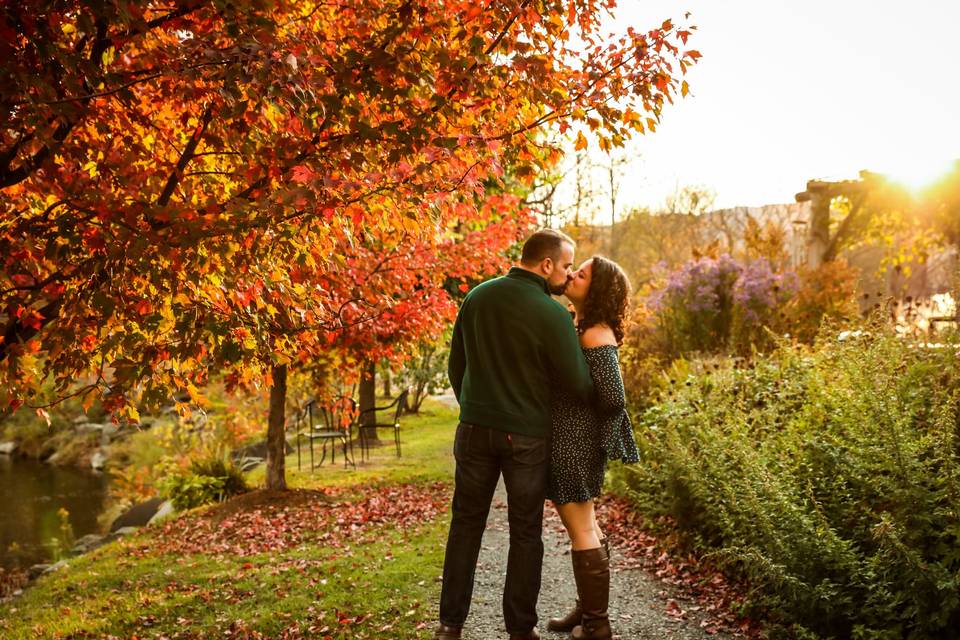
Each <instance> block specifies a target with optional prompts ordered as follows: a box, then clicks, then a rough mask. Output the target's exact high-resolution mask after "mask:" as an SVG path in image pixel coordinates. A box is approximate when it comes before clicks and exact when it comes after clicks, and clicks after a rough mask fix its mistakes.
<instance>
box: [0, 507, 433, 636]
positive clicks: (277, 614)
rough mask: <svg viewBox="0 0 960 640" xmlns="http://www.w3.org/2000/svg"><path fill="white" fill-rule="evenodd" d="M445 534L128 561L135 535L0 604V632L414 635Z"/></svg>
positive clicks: (424, 614) (426, 615)
mask: <svg viewBox="0 0 960 640" xmlns="http://www.w3.org/2000/svg"><path fill="white" fill-rule="evenodd" d="M445 530H446V522H444V521H437V522H433V523H429V524H427V525H424V526H423V527H420V528H418V529H417V530H416V531H409V532H404V531H396V530H385V531H383V532H382V535H380V536H378V537H377V539H376V540H374V541H370V542H368V543H366V544H358V545H356V546H354V547H353V548H341V549H337V548H332V547H329V546H323V545H321V544H312V543H308V544H305V545H302V546H300V547H298V548H295V549H292V550H290V551H287V552H286V553H280V554H269V555H267V554H264V555H258V556H250V557H245V558H235V557H229V556H208V555H190V556H185V557H174V556H170V555H147V556H145V557H141V558H131V557H129V556H128V555H127V552H128V551H129V550H130V549H131V548H134V547H135V544H136V543H137V542H138V539H134V540H131V541H130V542H126V541H124V542H120V543H117V544H112V545H108V546H107V547H104V548H102V549H99V550H97V551H96V552H93V553H91V554H88V555H87V556H84V557H82V558H77V559H75V560H73V561H71V563H70V567H69V569H67V570H65V571H62V572H60V573H58V574H55V575H53V576H48V577H46V578H44V579H42V580H40V581H39V582H38V583H37V584H36V585H35V586H33V587H31V588H30V589H28V590H27V592H26V593H25V594H24V596H23V597H22V598H20V599H19V600H17V601H16V602H14V603H12V604H9V605H6V606H4V607H0V631H2V634H0V635H2V637H3V638H5V639H8V640H19V639H24V640H26V639H28V638H30V639H34V638H66V637H71V636H82V637H90V636H92V637H106V636H108V635H115V636H120V637H130V636H132V635H137V636H138V637H140V638H149V637H160V636H163V635H167V634H172V633H174V632H176V631H181V632H183V633H185V634H186V636H185V637H209V638H215V637H223V635H224V632H225V631H226V630H227V629H230V628H231V625H235V621H243V625H244V626H245V627H247V628H249V629H250V630H255V631H257V632H259V633H261V634H265V635H268V636H273V635H276V634H279V633H280V632H281V631H284V630H286V631H287V633H294V632H295V631H299V632H300V633H302V634H303V635H304V636H305V637H313V634H311V633H308V630H309V629H310V628H312V629H313V630H314V632H316V633H319V636H318V637H323V636H324V635H331V636H332V637H335V638H381V637H390V638H417V637H423V634H424V632H423V631H421V630H418V629H417V627H418V626H423V625H428V623H429V622H430V621H431V620H433V619H434V617H435V612H434V608H435V602H436V592H437V588H438V583H437V577H438V576H439V575H440V572H441V567H442V563H443V546H442V545H441V544H439V543H438V541H439V540H440V539H442V534H443V531H445ZM149 539H150V534H149V533H147V534H146V535H145V536H141V537H139V541H141V542H142V541H143V540H147V541H149ZM361 616H362V617H361ZM344 617H346V618H348V619H349V620H351V621H352V622H351V623H350V624H344V623H343V622H341V620H342V619H344ZM358 617H360V621H359V622H357V618H358ZM325 627H327V628H328V629H327V631H321V630H322V629H324V628H325ZM385 627H389V629H388V630H384V628H385ZM387 631H389V633H387ZM292 637H299V636H297V635H293V636H292Z"/></svg>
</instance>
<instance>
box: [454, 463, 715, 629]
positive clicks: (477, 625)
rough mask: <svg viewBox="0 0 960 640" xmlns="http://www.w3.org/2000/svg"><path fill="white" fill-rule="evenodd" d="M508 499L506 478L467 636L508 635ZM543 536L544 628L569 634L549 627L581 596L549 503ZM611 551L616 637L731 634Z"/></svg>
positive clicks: (483, 553)
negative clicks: (708, 625)
mask: <svg viewBox="0 0 960 640" xmlns="http://www.w3.org/2000/svg"><path fill="white" fill-rule="evenodd" d="M506 499H507V498H506V492H505V490H504V487H503V482H502V481H501V483H500V486H499V487H498V488H497V493H496V495H495V497H494V508H493V509H492V510H491V512H490V518H489V519H488V521H487V530H486V533H485V534H484V537H483V547H482V549H481V551H480V561H479V564H478V566H477V574H476V586H475V588H474V593H473V605H472V607H471V609H470V617H469V618H468V620H467V624H466V627H465V628H464V634H463V637H464V638H465V639H466V640H492V639H494V638H501V637H506V634H505V632H504V627H503V616H502V613H501V608H500V599H501V594H502V593H503V577H504V575H505V573H506V559H507V547H508V540H509V537H508V532H507V505H506ZM543 542H544V559H543V588H542V589H541V591H540V602H539V605H538V612H539V614H540V633H541V634H542V635H543V637H544V640H549V639H551V638H557V639H560V638H565V637H568V635H569V634H554V633H548V632H547V631H546V621H547V619H548V618H550V617H552V616H554V615H557V614H558V613H561V612H563V613H565V612H566V609H567V608H568V607H569V606H570V604H571V603H573V601H574V598H575V597H576V587H575V586H574V583H573V574H572V571H571V568H570V554H569V552H568V551H567V549H568V543H567V538H566V535H565V534H564V533H563V527H562V526H561V524H560V519H559V518H558V517H557V515H556V512H554V511H553V509H552V508H551V507H549V506H548V508H547V517H546V518H545V521H544V537H543ZM611 553H612V556H613V566H612V571H611V593H610V619H611V621H612V624H613V627H614V638H622V639H623V640H641V639H647V638H649V639H651V640H652V639H656V638H678V639H680V640H688V639H689V640H692V639H703V638H730V637H731V636H729V635H726V634H723V633H713V634H711V633H708V632H707V631H706V630H705V629H704V628H702V627H701V622H702V621H703V620H704V616H702V615H701V614H700V612H699V610H698V609H697V605H696V603H695V602H691V601H689V600H684V599H683V598H682V597H680V596H678V595H676V593H675V592H674V590H673V589H672V588H671V587H668V586H665V585H664V584H662V583H661V582H659V581H658V580H657V579H656V578H655V577H653V576H651V575H649V574H648V573H646V572H645V571H643V570H641V569H634V568H628V567H625V566H623V565H624V563H623V562H621V561H620V560H622V559H621V558H619V557H618V553H617V550H616V548H614V549H613V550H612V551H611ZM671 601H672V602H671ZM681 610H683V611H684V612H685V614H684V616H683V617H681V616H680V615H679V612H680V611H681ZM671 613H672V614H673V615H671Z"/></svg>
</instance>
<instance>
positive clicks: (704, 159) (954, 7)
mask: <svg viewBox="0 0 960 640" xmlns="http://www.w3.org/2000/svg"><path fill="white" fill-rule="evenodd" d="M687 11H689V12H691V14H692V15H691V17H690V21H691V22H692V23H693V24H695V25H697V27H698V30H697V31H696V32H695V33H694V35H693V36H692V37H691V38H690V40H689V42H688V48H694V49H697V50H699V51H700V52H701V53H702V54H703V58H702V59H701V61H700V63H699V64H698V65H696V67H695V68H694V69H692V70H691V71H690V72H689V73H688V75H687V80H688V81H689V83H690V88H691V95H690V96H688V97H687V98H686V99H683V100H678V101H677V102H676V103H675V104H674V105H673V106H669V105H668V106H667V108H666V109H665V111H664V115H663V119H662V123H661V126H660V128H659V129H658V130H657V131H656V132H655V133H653V134H648V135H645V136H639V137H637V138H635V140H634V142H633V143H631V145H630V148H629V150H628V151H627V153H626V154H627V155H628V156H629V157H631V158H633V159H632V160H631V161H630V163H629V165H628V168H627V173H628V176H629V177H628V179H626V180H624V181H623V185H622V187H621V195H620V200H621V202H622V203H623V205H624V207H625V208H626V207H632V206H650V207H656V206H657V205H659V204H661V203H662V202H663V201H664V199H665V198H666V196H667V195H669V194H670V193H671V192H673V191H674V190H675V189H676V188H677V187H678V186H684V185H691V184H695V185H703V186H705V187H707V188H709V189H712V190H713V191H714V192H715V193H716V197H717V199H716V203H715V204H716V207H717V208H724V207H732V206H740V205H746V206H759V205H763V204H777V203H785V202H793V201H794V194H796V193H797V192H799V191H803V190H804V187H805V184H806V181H807V180H809V179H812V178H826V179H843V178H856V177H857V174H858V172H859V171H860V170H861V169H868V170H871V171H878V172H881V173H887V174H889V175H891V176H892V177H895V178H898V179H900V180H902V181H904V182H907V183H910V184H912V185H913V186H919V185H920V184H922V183H923V182H924V181H927V180H930V179H932V178H935V177H936V176H937V175H939V174H941V173H943V172H945V170H946V169H947V168H949V166H950V165H951V164H952V162H953V160H954V159H956V158H960V80H958V78H960V72H958V71H957V65H958V63H960V37H958V35H957V32H956V29H957V27H958V26H960V1H958V0H906V1H904V0H872V1H867V0H793V1H786V0H722V1H721V0H679V1H678V0H619V7H618V8H617V13H616V16H617V20H616V23H617V24H618V25H622V26H623V25H633V26H635V27H637V28H638V29H640V30H644V31H645V30H648V29H649V28H651V27H653V26H655V25H658V24H660V23H661V22H662V21H663V20H664V19H666V18H673V19H674V20H675V21H676V20H678V19H682V18H683V14H684V13H685V12H687ZM594 153H595V154H597V155H598V156H600V157H601V158H602V155H601V154H600V152H598V151H596V150H594ZM598 161H599V160H598Z"/></svg>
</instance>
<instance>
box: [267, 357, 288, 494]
mask: <svg viewBox="0 0 960 640" xmlns="http://www.w3.org/2000/svg"><path fill="white" fill-rule="evenodd" d="M271 376H272V377H273V386H271V387H270V415H269V418H268V419H267V486H266V488H267V490H272V491H282V490H284V489H286V488H287V478H286V456H287V440H286V437H285V434H284V422H285V421H286V403H287V367H286V365H281V366H275V367H273V370H272V371H271Z"/></svg>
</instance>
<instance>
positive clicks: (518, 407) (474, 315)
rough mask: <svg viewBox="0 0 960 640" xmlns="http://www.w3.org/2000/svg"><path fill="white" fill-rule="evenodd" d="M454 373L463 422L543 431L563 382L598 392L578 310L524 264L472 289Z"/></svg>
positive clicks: (461, 319)
mask: <svg viewBox="0 0 960 640" xmlns="http://www.w3.org/2000/svg"><path fill="white" fill-rule="evenodd" d="M448 373H449V375H450V384H451V385H453V391H454V393H456V394H457V399H458V400H459V401H460V420H461V421H462V422H469V423H471V424H477V425H482V426H485V427H490V428H492V429H499V430H501V431H510V432H513V433H522V434H526V435H531V436H536V437H541V438H545V437H547V434H548V433H549V432H550V398H551V390H552V389H553V387H554V386H555V385H563V386H565V387H566V388H567V389H568V390H569V391H571V392H572V393H573V394H575V396H577V397H579V398H580V399H581V400H582V401H583V402H589V401H590V400H591V398H592V396H593V381H592V380H591V378H590V370H589V369H588V368H587V363H586V360H584V357H583V351H582V350H581V349H580V343H579V340H578V339H577V333H576V330H575V329H574V327H573V322H572V321H571V318H570V313H569V312H567V310H566V309H564V308H563V305H561V304H560V303H559V302H557V301H556V300H554V299H553V298H551V297H550V292H549V289H548V288H547V281H546V280H544V279H543V278H541V277H540V276H538V275H536V274H535V273H532V272H530V271H527V270H525V269H521V268H519V267H513V268H512V269H510V272H509V273H508V274H507V275H505V276H502V277H499V278H494V279H493V280H488V281H487V282H484V283H483V284H481V285H478V286H476V287H474V289H473V290H472V291H470V293H468V294H467V297H466V299H465V300H464V301H463V305H462V306H461V307H460V312H459V313H458V314H457V321H456V324H454V326H453V339H452V342H451V345H450V361H449V363H448Z"/></svg>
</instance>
